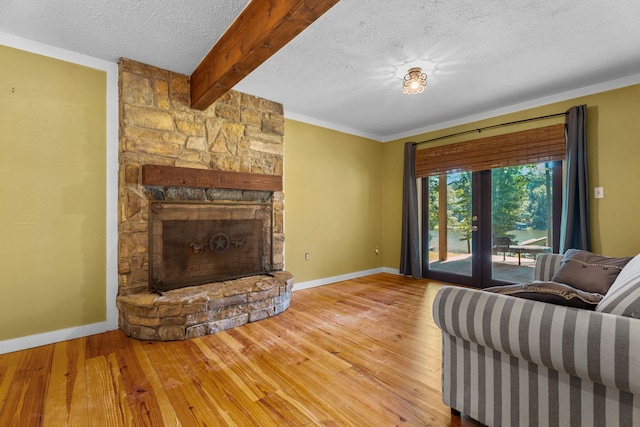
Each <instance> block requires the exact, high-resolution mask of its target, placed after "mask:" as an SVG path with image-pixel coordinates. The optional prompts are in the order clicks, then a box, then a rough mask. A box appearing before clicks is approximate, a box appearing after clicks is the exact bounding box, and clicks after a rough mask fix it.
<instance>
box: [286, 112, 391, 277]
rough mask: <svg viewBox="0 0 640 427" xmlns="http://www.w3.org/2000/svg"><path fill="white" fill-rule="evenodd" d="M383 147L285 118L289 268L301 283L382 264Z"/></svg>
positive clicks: (287, 255) (378, 266)
mask: <svg viewBox="0 0 640 427" xmlns="http://www.w3.org/2000/svg"><path fill="white" fill-rule="evenodd" d="M382 151H383V144H381V143H379V142H376V141H373V140H370V139H367V138H362V137H358V136H353V135H348V134H345V133H342V132H337V131H333V130H329V129H325V128H321V127H318V126H313V125H309V124H305V123H301V122H297V121H294V120H286V123H285V135H284V152H285V155H284V161H285V167H284V192H285V239H286V241H285V268H286V269H287V270H288V271H290V272H291V273H293V274H294V275H295V278H296V282H297V283H300V282H306V281H311V280H316V279H324V278H328V277H333V276H339V275H342V274H348V273H354V272H359V271H365V270H369V269H374V268H380V267H382V191H381V189H382V182H383V176H382V175H383V173H382ZM376 246H378V247H379V249H380V255H376V253H375V247H376ZM307 252H308V253H309V261H305V257H304V256H305V253H307Z"/></svg>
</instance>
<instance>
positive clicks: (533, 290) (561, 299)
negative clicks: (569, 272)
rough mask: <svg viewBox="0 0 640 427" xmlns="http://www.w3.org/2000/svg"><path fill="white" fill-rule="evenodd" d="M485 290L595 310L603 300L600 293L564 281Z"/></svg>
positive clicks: (522, 284)
mask: <svg viewBox="0 0 640 427" xmlns="http://www.w3.org/2000/svg"><path fill="white" fill-rule="evenodd" d="M484 290H485V291H489V292H495V293H497V294H502V295H511V296H514V297H518V298H524V299H529V300H534V301H542V302H548V303H551V304H558V305H564V306H567V307H576V308H584V309H587V310H593V309H595V308H596V306H597V305H598V303H599V302H600V301H601V300H602V298H603V296H602V295H601V294H598V293H591V292H585V291H582V290H580V289H575V288H573V287H571V286H569V285H565V284H564V283H556V282H542V281H537V280H536V281H534V282H533V283H518V284H515V285H504V286H493V287H491V288H485V289H484Z"/></svg>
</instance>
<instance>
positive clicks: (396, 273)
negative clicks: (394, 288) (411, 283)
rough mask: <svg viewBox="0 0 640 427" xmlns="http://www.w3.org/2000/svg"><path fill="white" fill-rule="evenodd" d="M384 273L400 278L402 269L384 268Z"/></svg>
mask: <svg viewBox="0 0 640 427" xmlns="http://www.w3.org/2000/svg"><path fill="white" fill-rule="evenodd" d="M382 272H383V273H389V274H395V275H396V276H400V275H401V274H400V269H398V268H389V267H382Z"/></svg>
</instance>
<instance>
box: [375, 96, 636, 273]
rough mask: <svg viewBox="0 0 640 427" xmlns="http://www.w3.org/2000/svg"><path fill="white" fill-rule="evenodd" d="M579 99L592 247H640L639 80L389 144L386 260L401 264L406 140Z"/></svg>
mask: <svg viewBox="0 0 640 427" xmlns="http://www.w3.org/2000/svg"><path fill="white" fill-rule="evenodd" d="M580 104H586V105H587V140H588V141H587V144H588V149H587V155H588V159H589V181H590V187H591V188H590V194H591V199H590V203H591V231H592V250H593V251H594V252H598V253H601V254H604V255H609V256H631V255H635V254H637V253H640V221H638V220H637V218H638V215H639V213H640V189H639V188H638V187H637V183H638V182H640V167H638V164H640V120H638V117H639V116H640V85H634V86H630V87H626V88H622V89H616V90H611V91H607V92H602V93H598V94H594V95H588V96H584V97H580V98H576V99H572V100H568V101H563V102H558V103H554V104H550V105H546V106H543V107H538V108H532V109H529V110H524V111H520V112H518V113H513V114H508V115H504V116H500V117H495V118H492V119H487V120H482V121H478V122H474V123H470V124H467V125H461V126H456V127H452V128H448V129H442V130H438V131H434V132H430V133H425V134H420V135H416V136H414V137H411V138H403V139H401V140H396V141H391V142H388V143H386V144H384V149H383V151H384V155H383V158H384V165H383V170H384V191H383V194H384V195H383V197H384V202H383V211H384V219H383V224H384V225H383V229H384V254H385V255H384V266H385V267H388V268H398V267H399V265H400V263H399V259H400V234H401V212H402V211H401V203H402V157H403V146H404V142H406V141H424V140H427V139H431V138H435V137H439V136H443V135H448V134H452V133H456V132H460V131H464V130H468V129H477V128H480V127H484V126H488V125H493V124H498V123H505V122H511V121H515V120H520V119H525V118H530V117H537V116H543V115H547V114H553V113H560V112H564V111H566V110H568V109H569V108H571V107H572V106H575V105H580ZM563 121H564V120H563V119H561V122H563ZM553 123H558V119H553V120H546V121H542V122H535V123H533V124H528V125H526V126H509V127H504V128H500V129H499V130H498V129H497V130H492V131H489V132H482V136H489V135H491V134H497V133H507V132H512V131H516V130H521V129H523V128H525V127H532V126H541V125H547V124H553ZM474 137H477V134H475V135H474V134H472V135H471V136H466V137H457V138H452V139H447V140H446V142H440V143H439V144H443V143H454V142H460V141H463V140H468V139H471V138H474ZM434 145H435V144H434ZM429 146H433V145H429ZM596 186H597V187H604V195H605V197H604V199H595V198H593V187H596Z"/></svg>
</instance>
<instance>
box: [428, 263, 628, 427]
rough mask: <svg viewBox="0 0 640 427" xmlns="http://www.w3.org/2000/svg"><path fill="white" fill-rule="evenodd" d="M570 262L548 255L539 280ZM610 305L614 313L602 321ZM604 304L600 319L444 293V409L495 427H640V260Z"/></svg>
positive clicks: (473, 293)
mask: <svg viewBox="0 0 640 427" xmlns="http://www.w3.org/2000/svg"><path fill="white" fill-rule="evenodd" d="M561 257H562V256H561V255H557V254H542V255H540V256H539V257H538V260H537V261H536V268H535V272H534V278H535V279H536V280H550V278H551V277H552V276H553V273H554V271H555V270H556V269H557V268H558V266H559V265H560V260H561ZM628 269H635V270H636V271H631V270H628ZM625 274H626V275H625ZM623 275H624V277H623ZM621 278H623V279H624V280H622V281H623V282H624V283H622V284H619V285H618V281H619V279H621ZM616 285H618V287H617V288H616ZM614 288H616V289H614ZM611 293H613V294H614V295H613V297H612V298H610V299H609V300H608V301H606V298H608V297H609V294H611ZM632 294H633V295H632ZM630 298H631V302H630V303H628V301H629V300H630ZM612 299H613V302H612ZM623 300H626V301H627V303H625V302H624V301H623ZM604 303H607V304H609V307H605V308H607V311H609V312H608V313H605V312H600V311H598V308H599V307H600V304H604ZM600 304H599V305H598V307H597V308H596V310H595V311H591V310H583V309H577V308H570V307H564V306H560V305H553V304H548V303H544V302H538V301H531V300H525V299H521V298H515V297H512V296H506V295H500V294H496V293H490V292H485V291H482V290H477V289H467V288H461V287H454V286H447V287H443V288H442V289H440V290H439V291H438V293H437V295H436V297H435V300H434V304H433V317H434V320H435V322H436V324H437V325H438V327H439V328H440V329H441V330H442V334H443V348H442V397H443V401H444V403H445V404H446V405H448V406H450V407H451V409H452V412H461V413H464V414H465V415H468V416H469V417H471V418H473V419H475V420H477V421H479V422H481V423H483V424H486V425H489V426H514V427H515V426H560V427H563V426H580V427H583V426H640V319H636V318H633V317H628V315H629V313H631V315H634V311H640V255H638V256H636V257H635V258H634V259H633V260H632V261H631V262H630V263H629V264H628V265H627V266H625V267H624V269H622V272H621V273H620V274H619V276H618V279H616V281H615V282H614V285H612V287H611V288H610V290H609V291H608V292H607V295H606V296H605V299H603V300H602V302H601V303H600ZM614 306H616V307H614ZM621 307H622V308H621ZM611 308H613V309H612V310H610V309H611ZM616 310H619V311H620V313H619V314H625V315H624V316H621V315H619V314H611V313H615V312H616Z"/></svg>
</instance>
